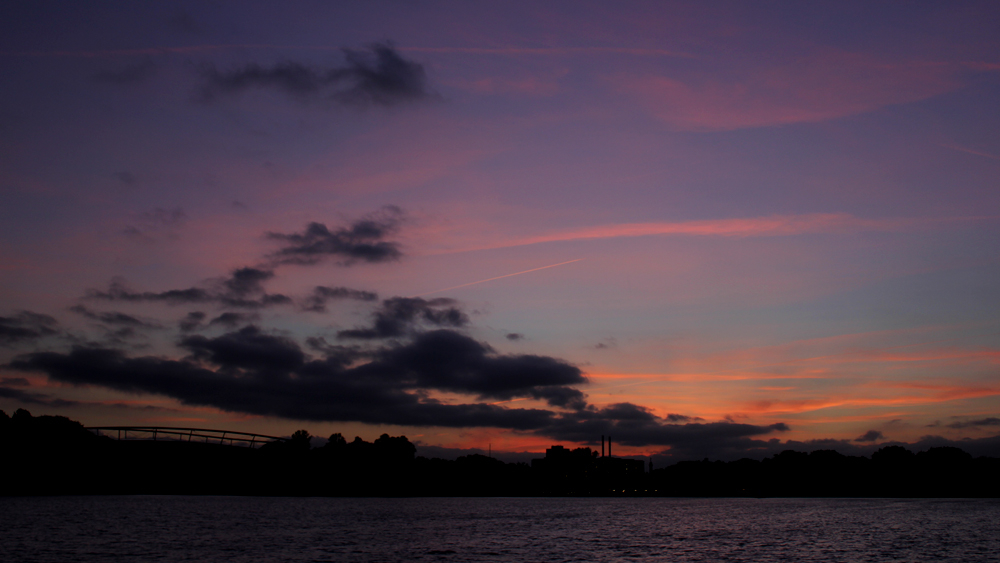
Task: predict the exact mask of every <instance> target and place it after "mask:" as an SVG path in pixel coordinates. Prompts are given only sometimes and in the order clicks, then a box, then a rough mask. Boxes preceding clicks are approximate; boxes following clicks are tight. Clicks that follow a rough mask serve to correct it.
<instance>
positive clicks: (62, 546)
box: [0, 496, 1000, 563]
mask: <svg viewBox="0 0 1000 563" xmlns="http://www.w3.org/2000/svg"><path fill="white" fill-rule="evenodd" d="M0 561H11V562H15V561H16V562H32V561H43V562H60V563H61V562H66V561H254V562H257V561H296V562H298V561H517V562H522V561H523V562H533V561H539V562H548V561H748V562H749V561H753V562H773V561H850V562H854V561H879V562H881V561H914V562H932V561H933V562H938V561H956V562H958V561H961V562H975V561H1000V501H997V500H886V499H764V500H757V499H653V498H637V499H592V498H569V499H567V498H522V499H512V498H472V499H441V498H431V499H328V498H255V497H153V496H150V497H141V496H139V497H53V498H0Z"/></svg>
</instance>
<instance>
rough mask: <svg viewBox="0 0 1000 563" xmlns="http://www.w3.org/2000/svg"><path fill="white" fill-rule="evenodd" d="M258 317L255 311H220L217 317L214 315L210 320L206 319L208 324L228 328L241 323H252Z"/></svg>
mask: <svg viewBox="0 0 1000 563" xmlns="http://www.w3.org/2000/svg"><path fill="white" fill-rule="evenodd" d="M258 319H260V315H258V314H256V313H233V312H228V313H222V314H221V315H219V316H218V317H215V318H214V319H212V320H211V321H208V325H209V326H224V327H228V328H233V327H237V326H239V325H242V324H247V323H252V322H255V321H257V320H258Z"/></svg>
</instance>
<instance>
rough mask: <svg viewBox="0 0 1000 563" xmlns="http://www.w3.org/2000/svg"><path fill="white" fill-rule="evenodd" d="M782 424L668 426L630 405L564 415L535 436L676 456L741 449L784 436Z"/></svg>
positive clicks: (690, 423)
mask: <svg viewBox="0 0 1000 563" xmlns="http://www.w3.org/2000/svg"><path fill="white" fill-rule="evenodd" d="M788 430H789V428H788V426H787V425H786V424H784V423H777V424H771V425H768V426H757V425H753V424H740V423H735V422H728V421H724V422H709V423H692V422H689V423H686V424H670V423H669V420H664V419H662V418H660V417H658V416H656V415H654V414H653V413H652V412H650V411H649V409H647V408H645V407H642V406H639V405H634V404H632V403H617V404H612V405H608V406H607V407H604V408H595V407H593V406H589V407H587V408H586V409H582V410H578V411H574V412H570V413H564V414H563V415H562V416H560V417H559V418H558V419H557V420H555V421H553V424H552V425H550V426H549V427H547V428H545V429H543V430H542V431H540V432H538V433H539V434H544V435H546V436H550V437H553V438H556V439H559V440H567V441H573V442H584V443H594V440H595V437H597V436H601V435H606V436H611V437H612V438H613V439H614V442H615V443H616V444H625V445H627V446H654V445H660V446H670V447H671V450H672V451H675V453H679V452H686V453H687V454H689V455H690V454H691V453H692V452H700V451H701V450H705V449H712V450H719V449H725V448H741V447H742V445H743V444H744V443H745V442H746V441H747V439H748V438H750V437H752V436H760V435H765V434H771V433H774V432H786V431H788ZM695 455H697V454H695Z"/></svg>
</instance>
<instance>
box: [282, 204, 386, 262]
mask: <svg viewBox="0 0 1000 563" xmlns="http://www.w3.org/2000/svg"><path fill="white" fill-rule="evenodd" d="M402 218H403V211H402V210H401V209H399V208H398V207H395V206H386V207H383V208H382V210H381V211H379V212H378V213H375V214H372V215H370V216H368V217H366V218H364V219H362V220H360V221H357V222H355V223H354V224H352V225H351V226H349V227H342V228H339V229H335V230H333V231H331V230H330V229H328V228H327V227H326V225H324V224H322V223H309V225H307V226H306V229H305V231H303V232H302V233H301V234H300V233H292V234H283V233H268V234H267V238H269V239H271V240H274V241H278V242H280V243H282V244H283V248H281V249H280V250H278V251H277V252H275V253H274V254H272V255H271V258H272V259H273V260H275V261H276V262H277V263H279V264H303V265H308V264H316V263H318V262H320V261H322V260H323V259H326V258H339V259H341V264H344V265H350V264H353V263H356V262H359V261H360V262H371V263H377V262H391V261H393V260H398V259H399V258H401V257H402V256H403V253H402V251H400V249H399V243H396V242H390V241H387V240H384V239H385V238H386V237H387V236H388V235H390V234H392V233H394V232H395V231H396V230H397V229H398V227H399V223H400V221H401V220H402Z"/></svg>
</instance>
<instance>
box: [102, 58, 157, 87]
mask: <svg viewBox="0 0 1000 563" xmlns="http://www.w3.org/2000/svg"><path fill="white" fill-rule="evenodd" d="M157 70H158V67H157V66H156V63H154V62H153V59H151V58H149V57H146V58H144V59H142V60H141V61H138V62H135V63H132V64H130V65H127V66H123V67H120V68H116V69H111V70H103V71H100V72H98V73H96V74H95V75H94V80H96V81H97V82H104V83H106V84H114V85H118V86H127V85H131V84H139V83H142V82H146V81H147V80H149V79H150V78H152V77H153V76H154V75H155V74H156V71H157Z"/></svg>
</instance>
